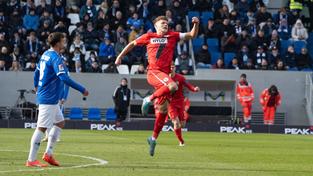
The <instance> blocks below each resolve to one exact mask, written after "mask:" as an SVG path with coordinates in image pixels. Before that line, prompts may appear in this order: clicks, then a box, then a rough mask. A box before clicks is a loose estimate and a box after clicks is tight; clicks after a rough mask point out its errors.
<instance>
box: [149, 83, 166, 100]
mask: <svg viewBox="0 0 313 176" xmlns="http://www.w3.org/2000/svg"><path fill="white" fill-rule="evenodd" d="M170 92H171V91H170V89H169V88H168V87H167V86H162V87H161V88H159V89H157V90H156V91H154V93H153V94H152V95H151V96H150V100H151V101H152V100H154V99H156V98H159V97H161V96H164V95H167V94H169V93H170Z"/></svg>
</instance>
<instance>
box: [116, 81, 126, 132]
mask: <svg viewBox="0 0 313 176" xmlns="http://www.w3.org/2000/svg"><path fill="white" fill-rule="evenodd" d="M113 101H114V105H115V113H116V115H117V120H116V124H117V126H119V125H120V123H121V122H122V121H124V120H125V119H126V117H127V113H128V107H129V102H130V89H129V88H128V87H127V79H126V78H122V79H121V84H120V86H118V87H117V88H116V89H115V91H114V94H113Z"/></svg>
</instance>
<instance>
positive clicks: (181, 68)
mask: <svg viewBox="0 0 313 176" xmlns="http://www.w3.org/2000/svg"><path fill="white" fill-rule="evenodd" d="M175 66H176V70H177V72H178V73H181V74H183V75H189V74H192V73H193V69H192V60H191V58H190V57H189V55H188V53H187V52H185V51H183V52H182V53H181V55H179V56H178V57H177V58H176V59H175Z"/></svg>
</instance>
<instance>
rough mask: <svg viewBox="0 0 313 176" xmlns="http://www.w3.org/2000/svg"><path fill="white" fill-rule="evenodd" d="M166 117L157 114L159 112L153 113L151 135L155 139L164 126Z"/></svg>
mask: <svg viewBox="0 0 313 176" xmlns="http://www.w3.org/2000/svg"><path fill="white" fill-rule="evenodd" d="M166 116H167V114H166V113H165V114H163V113H159V112H156V113H155V122H154V129H153V135H152V137H154V138H155V139H157V138H158V136H159V134H160V132H161V130H162V128H163V126H164V123H165V118H166Z"/></svg>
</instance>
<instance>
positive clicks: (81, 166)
mask: <svg viewBox="0 0 313 176" xmlns="http://www.w3.org/2000/svg"><path fill="white" fill-rule="evenodd" d="M0 152H25V153H26V151H18V150H1V149H0ZM58 155H64V156H69V157H77V158H84V159H88V160H93V161H97V163H91V164H82V165H76V166H70V167H46V168H36V169H17V170H7V171H0V174H1V173H13V172H38V171H44V170H63V169H77V168H84V167H90V166H101V165H106V164H108V161H106V160H103V159H99V158H95V157H91V156H84V155H75V154H68V153H58ZM25 167H26V166H25Z"/></svg>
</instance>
